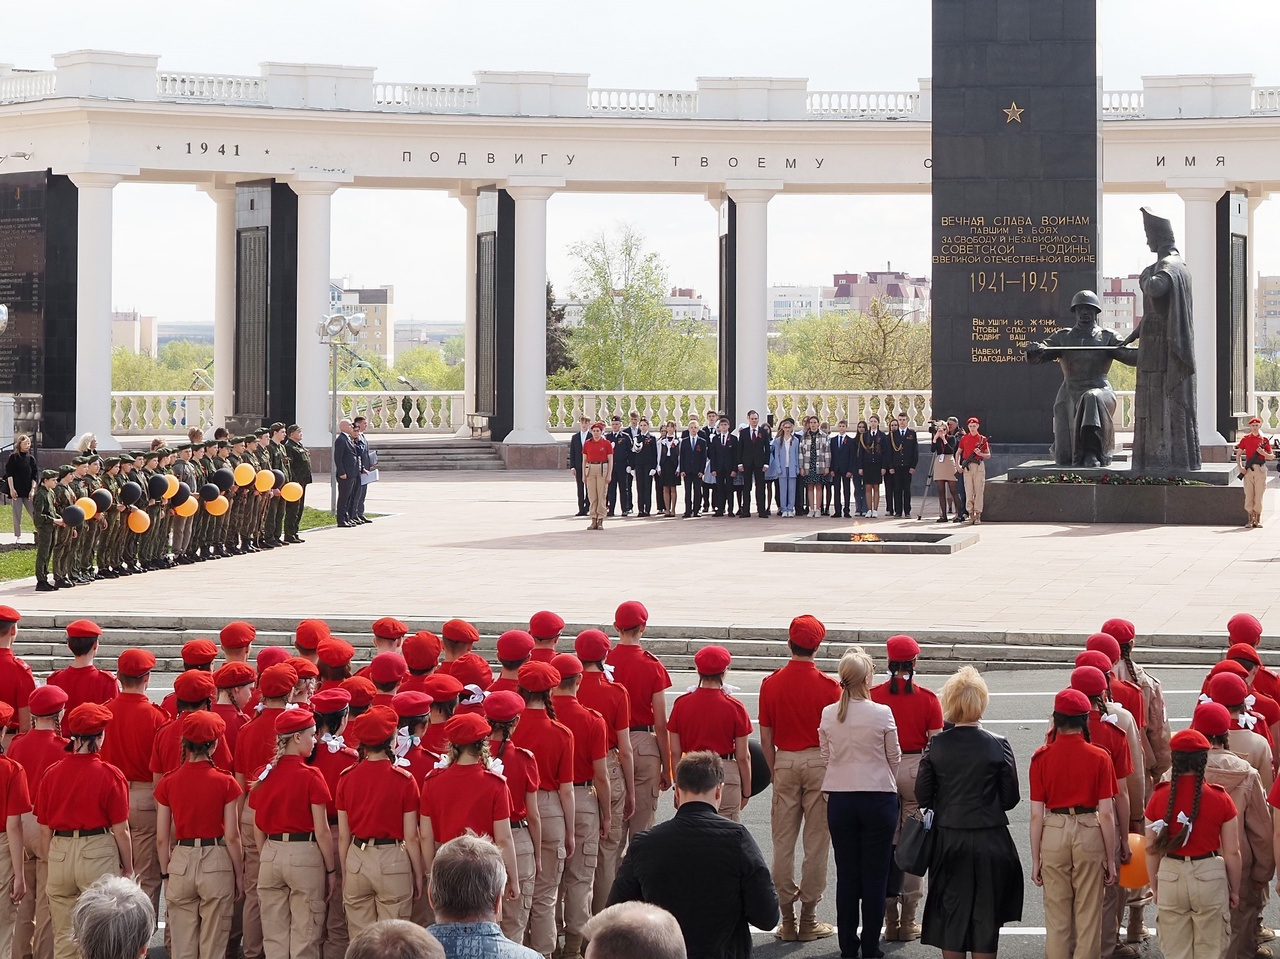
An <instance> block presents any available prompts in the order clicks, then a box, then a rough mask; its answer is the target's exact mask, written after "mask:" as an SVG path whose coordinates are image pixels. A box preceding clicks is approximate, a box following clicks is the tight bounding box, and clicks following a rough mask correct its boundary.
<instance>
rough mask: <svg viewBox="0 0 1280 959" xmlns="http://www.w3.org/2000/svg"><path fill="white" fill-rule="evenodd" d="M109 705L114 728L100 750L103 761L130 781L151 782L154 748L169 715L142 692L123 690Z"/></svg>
mask: <svg viewBox="0 0 1280 959" xmlns="http://www.w3.org/2000/svg"><path fill="white" fill-rule="evenodd" d="M107 708H108V709H109V710H111V729H110V731H109V732H108V734H107V735H106V736H105V737H103V740H102V748H101V749H100V750H99V751H98V754H99V755H100V756H101V757H102V761H103V762H104V763H110V764H111V765H112V766H115V767H116V769H118V770H120V771H121V772H122V773H124V778H125V779H127V780H129V782H131V783H149V782H151V751H152V749H154V748H155V742H156V733H157V732H158V731H159V730H160V728H161V727H162V726H164V725H165V724H166V723H168V722H169V719H168V717H166V716H165V714H164V713H162V712H161V711H160V708H159V707H158V706H156V705H155V704H153V703H152V702H151V700H149V699H147V697H146V696H145V695H143V694H142V693H121V694H120V695H119V696H117V697H116V698H115V699H113V700H111V702H110V703H108V704H107Z"/></svg>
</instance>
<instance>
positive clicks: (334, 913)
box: [290, 660, 359, 959]
mask: <svg viewBox="0 0 1280 959" xmlns="http://www.w3.org/2000/svg"><path fill="white" fill-rule="evenodd" d="M290 662H293V660H290ZM350 704H351V694H350V693H349V692H347V691H346V690H345V689H326V690H325V691H324V692H318V693H315V694H314V695H313V696H312V697H311V708H312V709H314V710H315V717H316V732H318V733H319V734H320V738H319V739H318V740H317V741H316V749H315V752H314V753H312V754H311V758H310V760H308V762H309V763H310V765H311V766H313V767H315V768H316V769H318V770H320V774H321V775H322V776H324V784H325V785H326V786H328V787H329V805H328V813H329V832H330V834H331V835H332V836H333V862H334V864H335V866H336V867H337V872H335V873H334V874H333V895H331V896H330V897H329V909H328V913H327V914H326V916H325V920H324V938H323V939H322V940H321V943H322V945H321V949H320V951H321V954H322V955H323V956H324V959H342V957H343V956H345V955H346V954H347V945H348V943H349V942H350V937H349V936H348V935H347V914H346V910H344V909H343V908H342V883H343V872H342V856H341V855H340V854H339V852H338V848H339V847H338V830H337V829H335V828H334V827H335V826H337V825H338V807H337V805H336V804H335V802H334V796H335V795H337V792H338V777H339V776H341V775H342V774H343V773H344V772H345V771H346V770H348V769H350V768H351V767H352V766H354V765H355V764H356V760H357V759H358V758H359V757H358V756H357V755H356V751H355V750H354V749H352V748H351V747H349V746H348V745H347V744H346V742H345V741H344V740H343V738H342V733H343V730H345V729H346V728H347V712H348V707H349V706H350Z"/></svg>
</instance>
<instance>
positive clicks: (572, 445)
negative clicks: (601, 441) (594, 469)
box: [569, 416, 591, 516]
mask: <svg viewBox="0 0 1280 959" xmlns="http://www.w3.org/2000/svg"><path fill="white" fill-rule="evenodd" d="M589 439H591V417H589V416H580V417H578V432H576V433H574V434H573V436H571V437H570V438H569V469H571V470H573V482H574V485H575V486H577V488H578V515H579V516H586V515H587V507H588V503H587V481H586V473H585V472H583V469H582V444H583V443H585V442H586V441H587V440H589Z"/></svg>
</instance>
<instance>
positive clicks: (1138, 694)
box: [1109, 676, 1147, 730]
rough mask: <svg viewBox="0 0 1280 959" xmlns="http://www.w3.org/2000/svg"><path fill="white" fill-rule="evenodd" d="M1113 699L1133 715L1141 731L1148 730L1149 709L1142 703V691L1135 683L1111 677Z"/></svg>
mask: <svg viewBox="0 0 1280 959" xmlns="http://www.w3.org/2000/svg"><path fill="white" fill-rule="evenodd" d="M1109 680H1110V683H1111V698H1112V699H1114V700H1115V701H1116V702H1118V703H1119V704H1120V705H1121V706H1123V707H1124V708H1125V709H1127V710H1129V712H1131V713H1133V721H1134V724H1135V725H1137V727H1138V729H1139V730H1142V729H1146V728H1147V707H1146V705H1145V704H1144V703H1143V702H1142V690H1141V689H1139V688H1138V687H1137V686H1135V685H1134V684H1133V683H1130V682H1126V681H1125V680H1123V679H1119V678H1118V677H1116V676H1111V677H1109Z"/></svg>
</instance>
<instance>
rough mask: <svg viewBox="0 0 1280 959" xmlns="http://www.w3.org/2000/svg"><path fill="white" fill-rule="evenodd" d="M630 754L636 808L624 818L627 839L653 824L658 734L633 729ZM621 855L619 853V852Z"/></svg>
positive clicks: (657, 785)
mask: <svg viewBox="0 0 1280 959" xmlns="http://www.w3.org/2000/svg"><path fill="white" fill-rule="evenodd" d="M628 735H630V737H631V755H632V758H633V770H632V772H633V775H634V778H635V787H636V810H635V812H633V813H632V814H631V818H630V819H628V820H627V843H628V845H629V844H630V843H631V840H632V839H633V838H635V835H636V833H640V832H644V831H645V830H646V829H648V828H649V827H650V826H652V825H653V817H654V816H656V815H657V812H658V795H659V793H661V792H662V782H661V779H662V759H661V758H660V756H659V753H658V737H657V736H655V735H654V734H653V733H650V732H645V731H644V730H632V731H631V732H630V733H629V734H628ZM619 857H621V854H619Z"/></svg>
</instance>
